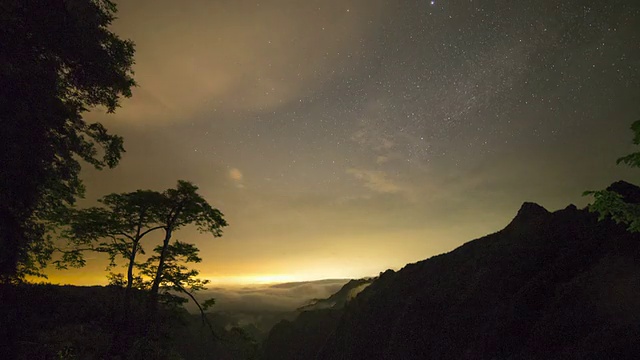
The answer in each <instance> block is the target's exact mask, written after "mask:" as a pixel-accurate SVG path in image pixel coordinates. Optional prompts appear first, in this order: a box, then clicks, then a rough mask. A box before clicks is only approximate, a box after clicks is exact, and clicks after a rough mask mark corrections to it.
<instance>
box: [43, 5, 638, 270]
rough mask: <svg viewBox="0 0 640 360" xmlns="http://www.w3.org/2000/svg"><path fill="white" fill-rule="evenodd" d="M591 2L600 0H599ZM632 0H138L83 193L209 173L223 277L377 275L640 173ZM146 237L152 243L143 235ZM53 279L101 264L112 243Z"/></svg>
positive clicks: (207, 190) (213, 261)
mask: <svg viewBox="0 0 640 360" xmlns="http://www.w3.org/2000/svg"><path fill="white" fill-rule="evenodd" d="M585 4H588V5H585ZM639 19H640V3H639V2H638V1H637V0H626V1H623V0H612V1H599V2H585V1H579V0H567V1H547V0H544V1H543V0H532V1H507V0H502V1H475V0H474V1H469V0H464V1H462V0H460V1H435V2H433V1H428V0H425V1H391V0H387V1H383V0H353V1H343V0H323V1H315V0H306V1H301V0H298V1H294V0H272V1H258V2H257V1H245V0H234V1H227V0H224V1H205V0H190V1H168V0H136V1H126V2H121V3H120V4H119V20H118V21H117V23H116V24H115V30H116V32H118V33H119V34H121V35H122V36H123V37H126V38H131V39H132V40H134V41H135V43H136V44H137V53H136V63H137V64H136V66H135V71H136V80H137V81H138V83H139V87H138V88H136V89H135V91H134V96H133V98H132V99H130V100H127V101H125V102H124V103H123V106H122V108H121V109H119V110H118V111H117V113H116V114H115V115H108V116H107V115H103V114H101V113H99V112H95V113H94V114H91V115H90V118H91V119H95V120H98V121H101V122H103V123H104V124H105V125H106V126H107V127H108V128H109V129H110V130H111V131H112V132H114V133H118V134H120V135H123V136H124V137H125V147H126V149H127V153H126V154H125V156H124V158H123V160H122V162H121V164H120V165H119V166H118V167H117V168H116V169H114V170H108V171H102V172H95V171H88V170H85V172H84V179H85V181H86V185H87V190H88V191H87V200H86V201H85V202H84V204H90V203H92V202H93V201H94V200H95V199H96V198H98V197H100V196H102V195H105V194H108V193H111V192H125V191H133V190H136V189H139V188H145V189H146V188H150V189H155V190H164V189H166V188H168V187H171V186H174V185H175V183H176V180H177V179H185V180H189V181H192V182H194V183H195V184H197V185H198V186H200V189H201V193H202V194H203V195H205V197H206V198H207V199H208V200H209V202H210V203H211V204H212V205H214V206H215V207H218V208H219V209H220V210H222V212H223V213H224V214H225V215H226V218H227V220H228V222H229V224H230V226H229V227H228V228H227V229H226V230H225V234H224V236H223V237H222V238H219V239H210V238H208V237H206V236H203V235H199V234H197V233H196V232H195V231H193V230H184V231H181V232H179V233H178V234H177V237H178V238H179V239H181V240H185V241H190V242H194V243H196V244H197V245H198V246H199V247H200V249H201V250H202V252H201V255H202V257H203V258H204V261H203V263H202V264H201V265H200V266H199V268H200V269H201V271H202V274H203V275H204V276H205V277H208V278H212V279H213V280H217V282H220V283H245V282H246V283H250V282H282V281H295V280H309V279H321V278H352V277H362V276H371V275H377V274H378V273H379V272H380V271H383V270H385V269H387V268H400V267H402V266H403V265H405V264H406V263H408V262H415V261H417V260H421V259H424V258H427V257H430V256H433V255H436V254H439V253H442V252H445V251H449V250H451V249H453V248H455V247H457V246H459V245H461V244H462V243H463V242H466V241H468V240H471V239H473V238H476V237H480V236H482V235H485V234H487V233H491V232H494V231H497V230H499V229H501V228H502V227H504V226H505V225H506V224H507V223H508V222H509V220H510V219H511V218H512V217H513V216H514V215H515V213H516V211H517V209H518V208H519V206H520V204H521V203H522V202H523V201H535V202H538V203H540V204H541V205H543V206H545V207H547V208H548V209H550V210H555V209H558V208H560V207H564V206H566V205H567V204H569V203H575V204H577V205H580V206H582V205H584V204H586V199H584V198H582V197H581V193H582V191H583V190H586V189H598V188H602V187H604V186H606V185H607V184H608V183H611V182H612V181H614V180H617V179H620V178H625V179H627V180H630V181H634V180H638V179H640V177H639V176H638V174H637V173H638V172H637V171H634V170H628V169H624V168H622V167H616V166H615V159H616V158H617V157H618V156H620V155H623V154H625V153H626V152H629V151H630V150H632V149H633V148H632V147H631V145H630V140H631V133H630V132H629V131H628V127H629V125H630V124H631V122H632V121H634V120H637V119H639V118H640V111H639V108H638V103H639V102H640V91H638V86H639V85H640V46H638V44H639V41H640V20H639ZM147 247H148V248H151V246H147ZM98 260H99V259H96V260H94V261H89V264H88V266H87V268H85V269H82V270H81V271H66V272H55V271H52V272H51V276H52V277H51V281H59V282H68V283H69V282H70V283H96V282H104V281H106V280H105V278H104V276H105V273H104V272H103V271H102V270H103V268H104V266H105V265H106V263H102V262H100V261H98Z"/></svg>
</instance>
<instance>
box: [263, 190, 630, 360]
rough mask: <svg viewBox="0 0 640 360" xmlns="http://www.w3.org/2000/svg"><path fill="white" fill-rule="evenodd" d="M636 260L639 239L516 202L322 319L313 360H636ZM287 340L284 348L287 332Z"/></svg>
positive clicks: (582, 214) (584, 214)
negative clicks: (485, 227)
mask: <svg viewBox="0 0 640 360" xmlns="http://www.w3.org/2000/svg"><path fill="white" fill-rule="evenodd" d="M636 189H637V188H636ZM629 190H632V188H628V187H627V189H626V190H625V191H627V193H633V191H629ZM638 191H640V189H638ZM638 193H640V192H638ZM639 254H640V235H638V234H630V233H628V232H627V231H626V230H625V229H624V228H623V227H622V226H619V225H616V224H615V223H613V222H612V221H610V220H605V221H602V222H599V221H598V219H597V215H596V214H593V213H590V212H588V210H586V209H578V208H577V207H576V206H575V205H569V206H567V207H566V208H564V209H561V210H557V211H554V212H549V211H547V210H546V209H545V208H544V207H542V206H540V205H538V204H535V203H531V202H525V203H524V204H523V205H522V206H521V208H520V210H519V211H518V213H517V214H516V216H515V217H514V218H513V220H512V221H511V222H510V223H509V224H508V225H507V226H506V227H505V228H504V229H502V230H500V231H498V232H496V233H493V234H489V235H487V236H484V237H481V238H479V239H475V240H472V241H469V242H467V243H465V244H463V245H462V246H460V247H458V248H456V249H454V250H452V251H451V252H448V253H445V254H440V255H436V256H433V257H431V258H429V259H426V260H422V261H419V262H416V263H412V264H408V265H406V266H405V267H404V268H402V269H401V270H399V271H392V270H387V271H385V272H383V273H381V274H380V276H379V277H378V278H377V279H376V280H375V281H374V282H373V283H372V284H371V285H369V286H368V287H367V288H366V289H364V290H363V291H362V292H361V293H360V294H358V296H356V297H355V299H353V300H352V301H350V302H349V303H347V305H346V306H345V308H344V310H342V311H339V312H338V313H336V312H335V311H334V312H333V313H331V317H332V319H334V321H333V324H335V326H334V327H332V326H331V324H328V325H327V324H326V323H325V325H326V326H325V327H323V328H322V333H319V334H318V336H319V337H326V340H325V341H321V344H320V345H318V347H317V348H316V349H314V351H315V353H314V354H315V356H316V358H317V359H327V360H328V359H425V358H459V359H478V358H483V359H484V358H486V359H493V358H510V359H534V358H548V359H553V358H576V359H577V358H585V357H589V358H593V357H594V354H595V357H597V358H603V357H604V358H620V359H624V358H629V359H631V358H635V355H634V354H636V352H635V351H636V350H637V351H640V340H638V339H637V337H632V336H630V335H629V334H634V333H636V334H637V333H640V290H639V289H638V288H639V287H638V286H637V284H640V261H638V260H640V256H639ZM634 284H635V285H634ZM321 315H322V314H321V313H317V314H316V315H315V316H316V317H318V318H322V316H321ZM312 317H313V315H309V314H307V315H305V319H304V323H306V324H307V325H306V326H313V323H312V321H311V319H312ZM336 317H338V318H339V319H337V320H335V318H336ZM292 326H293V327H296V324H295V321H294V322H293V323H292ZM274 330H275V328H274ZM280 331H282V329H280ZM291 336H292V337H291V338H289V339H287V341H288V342H289V344H290V347H292V348H295V347H297V346H298V345H296V342H297V340H296V332H291ZM306 339H308V336H307V337H306ZM307 341H308V340H307ZM282 346H286V344H282ZM271 348H272V349H273V348H277V346H272V347H271ZM309 352H310V351H309V350H308V349H307V350H306V352H305V356H306V357H301V356H298V355H299V354H296V353H295V351H294V352H287V351H284V352H283V353H282V354H285V353H286V354H288V355H287V356H284V357H279V358H280V359H303V358H313V356H311V357H309ZM266 355H267V356H265V359H268V358H269V357H268V356H269V354H268V352H267V354H266ZM271 358H276V357H271Z"/></svg>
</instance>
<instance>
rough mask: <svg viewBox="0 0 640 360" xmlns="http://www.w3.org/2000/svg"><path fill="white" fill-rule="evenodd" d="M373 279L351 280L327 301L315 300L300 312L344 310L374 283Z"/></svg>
mask: <svg viewBox="0 0 640 360" xmlns="http://www.w3.org/2000/svg"><path fill="white" fill-rule="evenodd" d="M373 280H374V279H373V278H365V279H357V280H350V281H349V282H348V283H346V284H345V285H344V286H343V287H342V288H340V290H338V292H336V293H335V294H333V295H331V296H330V297H328V298H326V299H313V300H312V301H311V303H309V304H307V305H305V306H303V307H301V308H300V309H298V310H300V311H311V310H320V309H329V308H331V309H342V308H343V307H344V306H345V305H346V304H347V302H349V301H350V300H351V299H353V298H354V297H356V295H358V294H359V293H360V292H361V291H362V290H364V289H365V288H366V287H367V286H369V285H370V284H371V283H372V282H373Z"/></svg>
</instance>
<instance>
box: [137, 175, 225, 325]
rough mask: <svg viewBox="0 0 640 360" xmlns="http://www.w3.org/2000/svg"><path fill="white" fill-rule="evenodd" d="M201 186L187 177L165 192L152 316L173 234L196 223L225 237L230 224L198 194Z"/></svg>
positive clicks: (154, 280)
mask: <svg viewBox="0 0 640 360" xmlns="http://www.w3.org/2000/svg"><path fill="white" fill-rule="evenodd" d="M197 191H198V187H197V186H195V185H193V184H192V183H190V182H188V181H184V180H179V181H178V184H177V186H176V188H175V189H168V190H167V191H165V192H164V196H165V207H164V212H163V213H162V215H161V226H162V228H163V229H164V233H165V236H164V239H163V241H162V245H161V246H160V247H159V248H158V249H157V253H158V255H157V267H156V269H155V270H156V271H155V275H154V276H153V281H152V283H151V290H150V294H149V295H150V296H149V304H148V305H149V306H148V309H149V312H150V316H151V317H153V314H154V313H155V310H156V307H157V302H158V291H159V289H160V284H161V282H162V281H163V279H165V267H166V265H167V259H168V256H169V255H170V251H169V250H170V245H171V239H172V236H173V233H174V232H175V231H177V230H178V229H180V228H182V227H184V226H186V225H190V224H193V225H196V227H197V228H198V230H199V231H200V232H203V233H210V234H212V235H213V236H214V237H218V236H222V228H223V227H224V226H227V222H226V221H225V219H224V217H223V214H222V213H221V212H220V210H218V209H215V208H213V207H211V205H209V203H208V202H207V201H206V200H205V199H204V198H203V197H202V196H201V195H200V194H198V193H197Z"/></svg>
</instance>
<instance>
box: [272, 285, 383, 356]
mask: <svg viewBox="0 0 640 360" xmlns="http://www.w3.org/2000/svg"><path fill="white" fill-rule="evenodd" d="M373 281H374V279H358V280H351V281H349V282H348V283H347V284H345V285H344V286H343V287H342V288H341V289H340V290H339V291H338V292H336V293H335V294H333V295H331V296H330V297H329V298H327V299H315V300H313V301H312V302H311V303H310V304H309V305H306V306H303V307H302V308H300V310H301V313H300V314H299V315H298V317H296V319H295V320H293V321H289V320H283V321H281V322H280V323H278V324H276V325H275V326H274V327H273V328H272V329H271V331H270V332H269V336H268V337H267V339H266V340H265V341H264V343H263V345H262V350H263V351H262V352H263V357H262V358H263V359H264V360H271V359H273V360H276V359H277V360H284V359H313V358H314V357H315V355H316V354H317V353H318V351H319V350H320V349H321V348H322V346H323V345H324V342H325V341H326V339H327V338H328V337H329V335H330V334H331V332H332V331H333V330H335V328H336V326H337V325H338V321H339V320H340V317H341V316H342V310H343V309H344V306H345V305H346V304H347V303H348V302H349V301H350V300H352V299H353V298H354V297H355V296H356V295H358V293H360V292H361V291H362V290H364V289H365V288H366V287H367V286H368V285H369V284H371V283H372V282H373Z"/></svg>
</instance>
